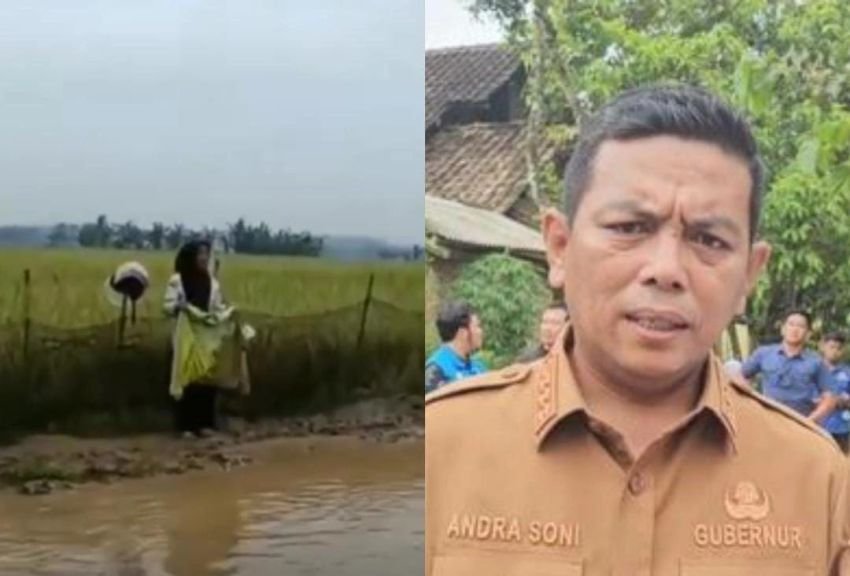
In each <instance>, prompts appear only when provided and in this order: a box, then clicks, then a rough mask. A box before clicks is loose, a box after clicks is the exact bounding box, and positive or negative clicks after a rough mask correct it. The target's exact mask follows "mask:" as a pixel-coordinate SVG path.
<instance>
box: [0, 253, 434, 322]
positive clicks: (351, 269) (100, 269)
mask: <svg viewBox="0 0 850 576" xmlns="http://www.w3.org/2000/svg"><path fill="white" fill-rule="evenodd" d="M173 257H174V256H173V254H169V253H164V252H141V253H133V252H121V251H115V250H103V251H96V250H95V251H89V250H58V251H53V250H0V324H2V323H9V322H12V323H14V322H18V321H21V320H22V319H23V318H24V314H25V312H24V310H25V301H26V298H25V296H24V293H25V287H24V271H25V270H29V271H30V287H29V290H30V297H29V298H30V311H29V315H30V320H31V321H32V322H34V323H38V324H43V325H49V326H54V327H57V328H59V327H68V328H77V327H83V326H89V325H95V324H103V323H107V322H112V321H114V320H115V319H116V317H117V315H118V311H117V310H116V309H115V308H114V307H112V306H111V305H110V304H109V303H108V302H107V301H106V299H105V298H104V296H103V285H104V281H105V280H106V278H107V277H108V276H109V275H110V274H111V272H112V271H113V270H115V268H116V267H117V266H118V265H119V264H121V263H123V262H127V261H131V260H134V261H138V262H140V263H141V264H142V265H144V266H145V268H147V270H148V272H149V274H150V276H151V288H150V290H149V291H148V294H146V295H145V297H144V299H143V300H142V301H141V302H140V303H139V308H138V314H139V316H140V317H146V316H147V317H150V316H153V315H159V314H160V309H161V302H162V296H163V293H164V290H165V285H166V283H167V281H168V278H169V277H170V276H171V273H172V267H173ZM219 258H220V260H221V269H220V280H221V284H222V290H223V292H224V294H225V297H226V298H227V299H228V301H230V302H232V303H233V304H235V305H236V306H238V307H239V308H240V309H243V310H246V311H252V312H258V313H262V314H268V315H274V316H301V315H309V314H316V313H321V312H325V311H328V310H334V309H338V308H342V307H346V306H350V305H354V304H358V303H360V302H362V301H363V299H364V298H365V295H366V290H367V286H368V282H369V276H370V274H374V275H375V283H374V288H373V297H374V298H375V299H377V300H381V301H384V302H388V303H391V304H393V305H395V306H398V307H400V308H403V309H405V310H409V311H414V312H421V311H422V309H423V305H424V304H423V303H424V274H425V271H424V265H422V264H392V263H390V264H380V263H378V264H365V265H364V264H340V263H335V262H329V261H326V260H317V259H306V258H305V259H301V258H281V257H254V256H242V255H230V254H223V255H220V256H219Z"/></svg>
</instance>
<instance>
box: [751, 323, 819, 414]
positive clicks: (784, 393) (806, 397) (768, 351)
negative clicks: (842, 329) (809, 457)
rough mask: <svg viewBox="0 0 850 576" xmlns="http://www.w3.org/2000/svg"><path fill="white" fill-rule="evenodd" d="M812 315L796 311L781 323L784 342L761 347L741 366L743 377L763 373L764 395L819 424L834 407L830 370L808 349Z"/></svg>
mask: <svg viewBox="0 0 850 576" xmlns="http://www.w3.org/2000/svg"><path fill="white" fill-rule="evenodd" d="M811 327H812V322H811V317H810V316H809V314H808V313H807V312H804V311H802V310H793V311H791V312H789V313H788V315H787V316H786V317H785V322H784V323H783V324H782V342H781V343H779V344H771V345H768V346H760V347H759V348H757V349H756V351H755V352H754V353H753V355H752V356H750V357H749V358H748V359H747V360H746V361H745V362H744V364H743V365H742V366H741V374H742V376H743V377H744V378H747V379H752V378H753V377H754V376H756V375H757V374H761V375H762V383H761V384H762V386H761V391H762V394H764V395H765V396H767V397H768V398H770V399H772V400H775V401H776V402H779V403H780V404H784V405H785V406H787V407H788V408H791V409H792V410H794V411H796V412H797V413H799V414H801V415H802V416H805V417H808V418H809V419H810V420H813V421H815V422H818V423H822V422H823V420H824V419H825V418H826V417H827V416H828V415H829V414H830V413H832V411H833V410H834V409H835V398H834V397H833V395H832V391H831V386H830V381H831V379H830V376H829V370H828V369H827V367H826V365H825V364H824V363H823V361H821V359H820V358H819V357H818V355H817V354H815V353H814V352H811V351H809V350H806V341H807V340H808V338H809V332H810V330H811Z"/></svg>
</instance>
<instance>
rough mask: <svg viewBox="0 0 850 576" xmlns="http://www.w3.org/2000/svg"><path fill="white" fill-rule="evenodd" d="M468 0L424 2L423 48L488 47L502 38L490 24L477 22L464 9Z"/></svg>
mask: <svg viewBox="0 0 850 576" xmlns="http://www.w3.org/2000/svg"><path fill="white" fill-rule="evenodd" d="M468 4H469V2H468V0H425V46H426V47H427V48H444V47H446V46H466V45H469V44H488V43H491V42H498V41H499V40H501V38H502V34H501V32H500V30H499V27H498V26H497V25H496V24H495V23H494V22H493V21H492V20H487V19H485V20H483V21H479V20H476V19H475V18H473V17H472V15H471V14H470V13H469V10H467V9H466V6H467V5H468Z"/></svg>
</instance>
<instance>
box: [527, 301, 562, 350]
mask: <svg viewBox="0 0 850 576" xmlns="http://www.w3.org/2000/svg"><path fill="white" fill-rule="evenodd" d="M568 317H569V314H568V313H567V306H566V304H564V303H563V302H553V303H552V304H550V305H549V306H548V307H547V308H546V310H544V311H543V316H542V317H541V318H540V328H539V332H538V339H539V340H538V342H537V343H536V344H534V345H532V346H530V347H529V348H527V349H526V350H525V351H524V352H523V353H522V355H520V357H519V358H518V359H517V362H533V361H535V360H537V359H539V358H543V357H544V356H546V354H548V352H549V349H550V348H552V345H553V344H554V343H555V340H556V339H557V338H558V334H560V333H561V330H563V329H564V326H566V325H567V318H568Z"/></svg>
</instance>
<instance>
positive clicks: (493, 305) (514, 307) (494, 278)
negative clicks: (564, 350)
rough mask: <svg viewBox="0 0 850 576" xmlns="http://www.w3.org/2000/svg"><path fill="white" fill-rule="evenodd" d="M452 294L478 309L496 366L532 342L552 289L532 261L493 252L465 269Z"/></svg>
mask: <svg viewBox="0 0 850 576" xmlns="http://www.w3.org/2000/svg"><path fill="white" fill-rule="evenodd" d="M452 296H453V297H454V298H458V299H462V300H466V301H467V302H469V303H470V304H472V306H473V307H475V309H476V310H477V311H478V313H479V315H480V317H481V322H482V324H483V327H484V350H483V351H482V356H483V357H485V358H486V359H487V360H488V361H490V362H492V363H493V364H492V365H490V367H494V366H500V365H505V364H509V363H511V362H512V361H513V360H514V358H516V356H517V355H518V354H519V353H520V352H521V351H522V349H523V348H524V347H525V346H527V345H528V343H529V341H530V340H531V339H532V338H533V336H534V334H535V331H536V328H537V324H538V321H539V318H540V314H541V313H542V312H543V309H544V308H545V307H546V304H547V303H548V302H549V300H550V299H551V292H550V291H549V289H548V287H547V285H546V283H545V281H544V279H543V277H542V275H541V274H540V273H539V272H538V271H537V270H536V269H535V268H534V266H533V265H532V264H529V263H528V262H525V261H523V260H519V259H516V258H513V257H511V256H507V255H505V254H492V255H489V256H485V257H483V258H481V259H479V260H477V261H475V262H474V263H472V264H470V265H468V266H466V267H465V268H464V269H463V271H462V272H461V274H460V276H459V277H458V279H457V280H456V281H455V283H454V285H453V286H452Z"/></svg>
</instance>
